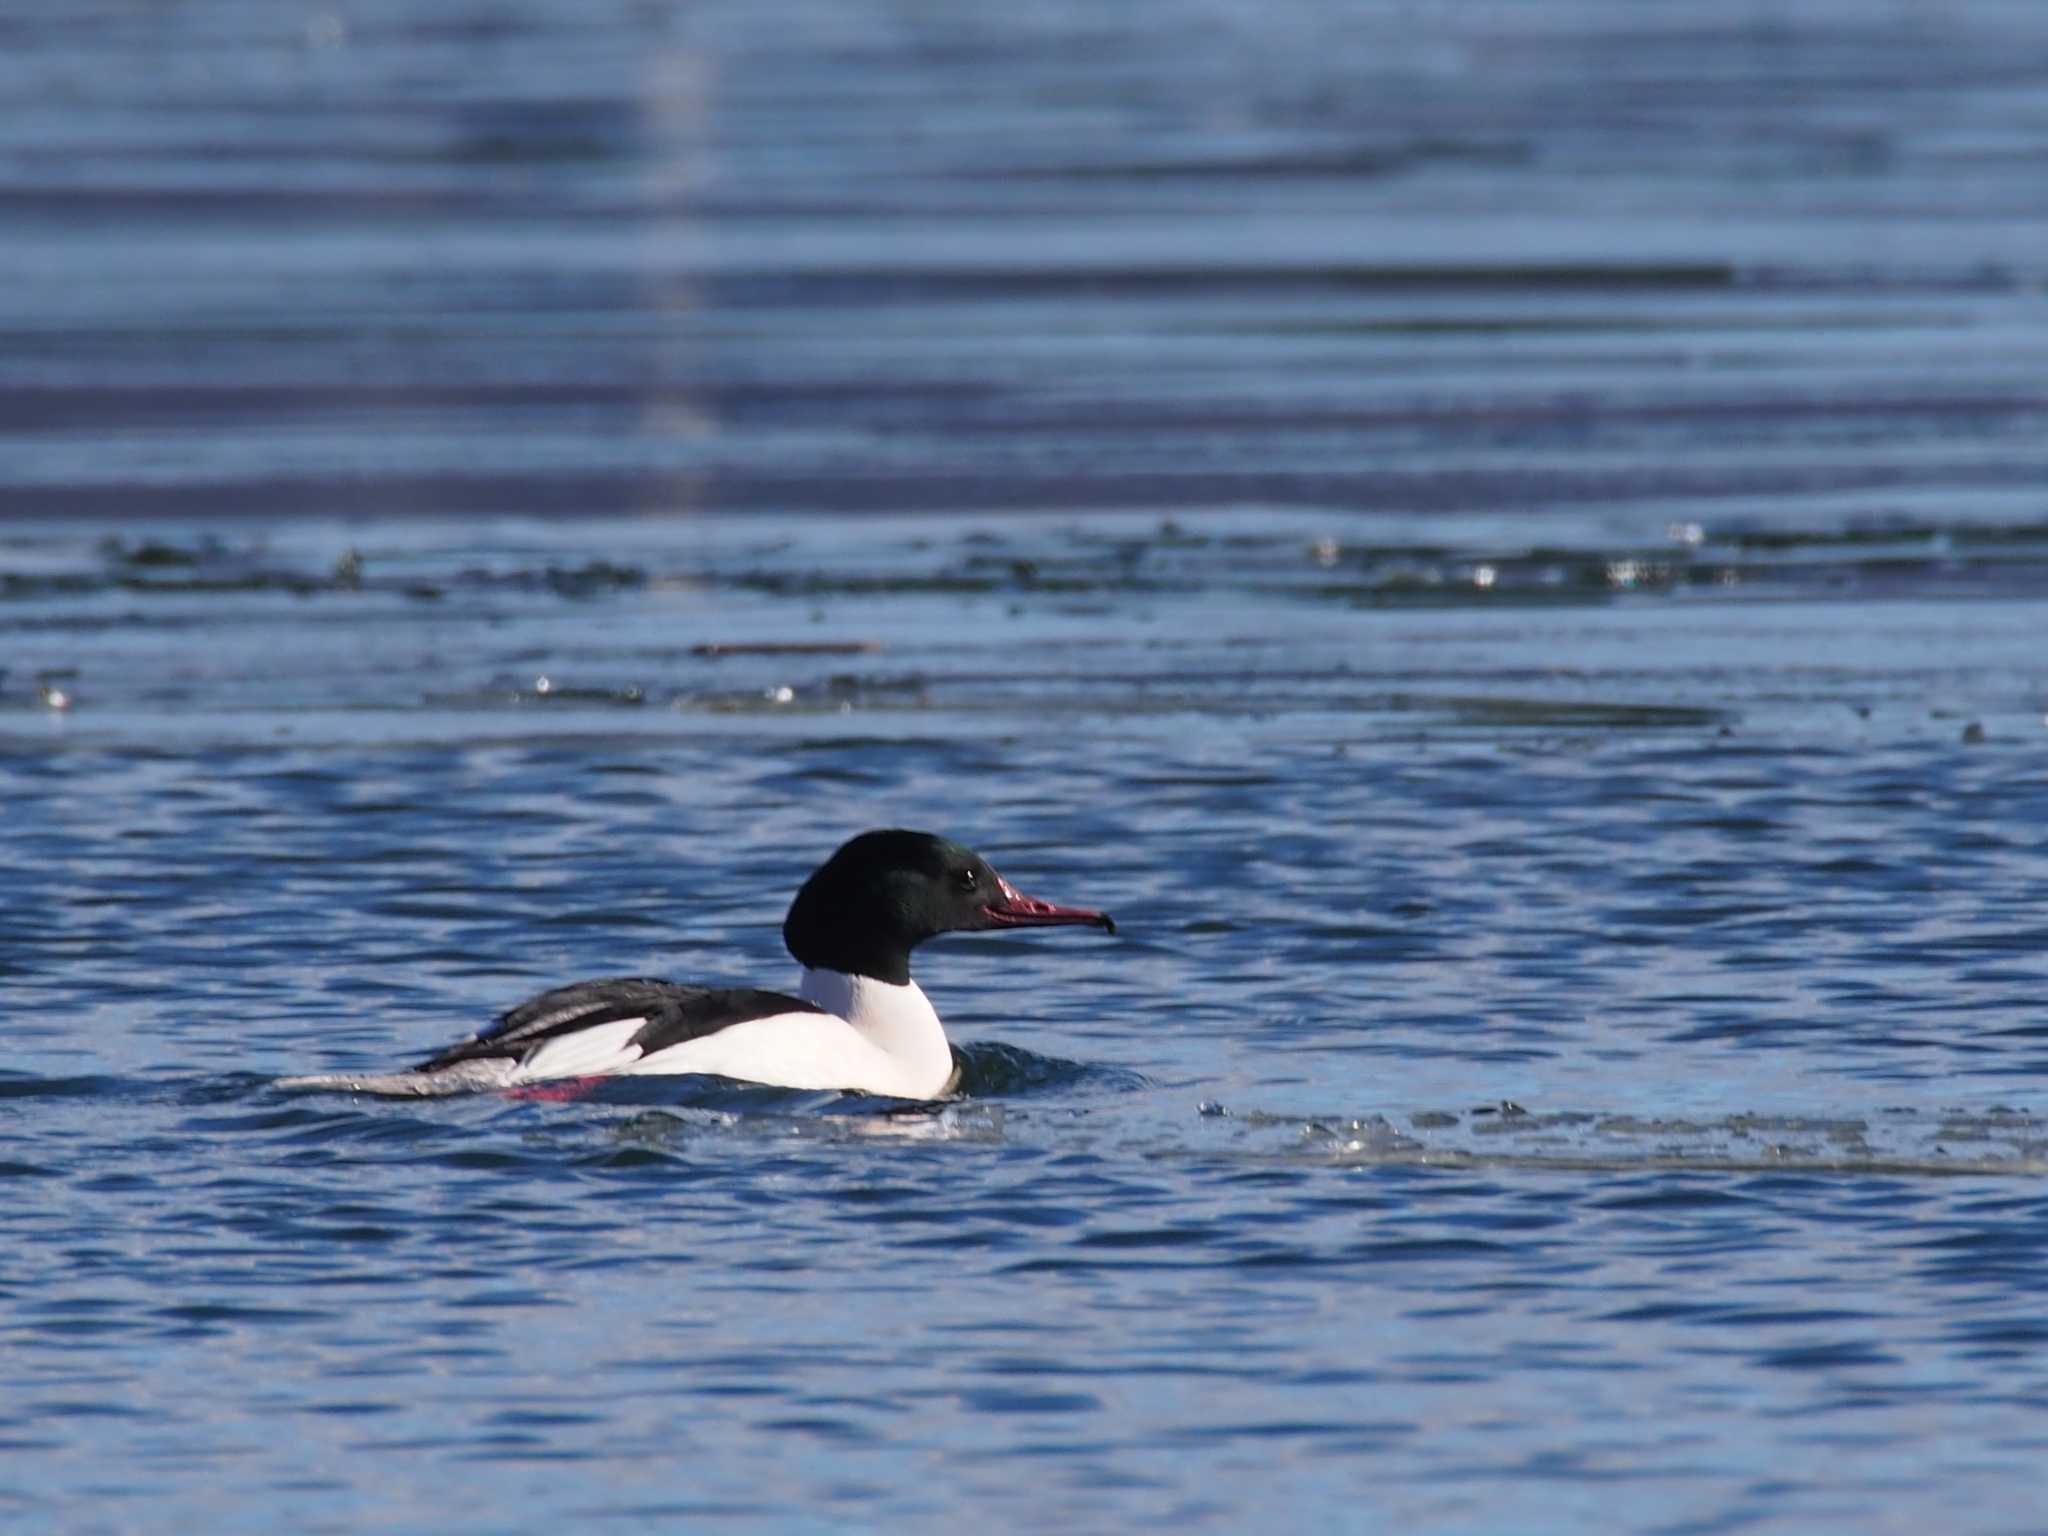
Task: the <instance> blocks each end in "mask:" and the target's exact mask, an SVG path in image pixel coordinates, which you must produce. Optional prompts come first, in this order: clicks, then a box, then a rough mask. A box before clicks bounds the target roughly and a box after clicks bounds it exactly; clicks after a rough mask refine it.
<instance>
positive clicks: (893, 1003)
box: [796, 966, 953, 1083]
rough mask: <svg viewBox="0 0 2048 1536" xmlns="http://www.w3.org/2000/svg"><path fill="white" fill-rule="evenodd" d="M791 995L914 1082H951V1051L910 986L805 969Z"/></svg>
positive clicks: (922, 999)
mask: <svg viewBox="0 0 2048 1536" xmlns="http://www.w3.org/2000/svg"><path fill="white" fill-rule="evenodd" d="M796 992H797V996H798V997H801V998H802V999H803V1000H804V1001H805V1002H807V1003H816V1004H817V1005H818V1006H819V1007H820V1008H823V1009H824V1010H826V1012H828V1013H836V1014H837V1015H839V1017H840V1018H842V1019H844V1020H846V1022H847V1023H849V1024H851V1025H852V1026H853V1027H854V1028H855V1029H856V1030H858V1031H859V1032H860V1034H861V1035H862V1036H863V1037H864V1038H865V1039H867V1040H868V1041H869V1042H870V1043H871V1044H873V1045H876V1046H878V1047H880V1048H881V1050H883V1051H884V1052H885V1053H887V1054H888V1056H889V1057H890V1058H891V1059H892V1060H895V1061H898V1062H901V1063H902V1064H903V1066H904V1067H905V1068H906V1069H907V1070H908V1071H909V1072H911V1073H913V1074H915V1075H916V1076H917V1077H918V1078H919V1079H921V1080H925V1079H928V1080H930V1081H932V1082H934V1083H945V1082H949V1081H950V1080H951V1079H952V1075H953V1047H952V1046H950V1045H948V1044H947V1043H946V1028H945V1026H944V1025H943V1024H941V1023H940V1022H939V1015H938V1013H937V1011H936V1010H934V1009H933V1007H932V1005H931V1002H930V1000H929V999H927V998H926V997H925V995H924V993H923V992H922V991H920V990H919V989H918V985H917V983H916V982H914V981H909V980H905V981H904V982H902V983H901V984H898V983H895V982H888V981H877V980H876V979H875V978H874V977H872V976H857V975H851V974H849V973H848V972H845V971H834V970H829V969H827V968H825V967H823V966H817V967H810V966H807V967H805V969H804V976H803V981H802V982H801V983H799V985H798V986H797V989H796Z"/></svg>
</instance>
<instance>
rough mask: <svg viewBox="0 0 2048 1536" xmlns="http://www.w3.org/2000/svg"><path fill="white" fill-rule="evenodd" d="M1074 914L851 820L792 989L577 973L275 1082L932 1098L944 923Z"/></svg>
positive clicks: (923, 839) (796, 925) (822, 876)
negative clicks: (409, 1045)
mask: <svg viewBox="0 0 2048 1536" xmlns="http://www.w3.org/2000/svg"><path fill="white" fill-rule="evenodd" d="M1069 924H1083V925H1087V926H1090V927H1095V928H1100V929H1102V930H1103V931H1104V932H1105V933H1114V932H1116V924H1115V923H1114V922H1113V921H1111V919H1110V917H1109V915H1108V914H1107V913H1104V912H1093V911H1089V910H1088V909H1086V908H1083V907H1061V906H1055V905H1053V904H1052V903H1051V902H1049V901H1039V900H1037V899H1035V898H1033V897H1030V896H1026V895H1023V894H1022V893H1020V892H1019V891H1018V890H1017V888H1016V887H1015V886H1013V885H1011V884H1010V882H1009V881H1007V880H1005V879H1004V878H1003V877H1002V876H1001V875H999V874H997V873H996V872H995V870H994V869H993V868H991V867H990V865H989V863H988V861H987V860H986V859H984V858H982V857H981V856H980V855H979V854H977V853H974V852H972V851H971V850H969V849H966V848H963V847H961V846H960V845H959V844H958V843H952V842H948V841H946V840H945V839H944V838H941V837H934V836H932V835H931V834H930V833H929V832H907V831H903V830H901V829H895V828H892V829H888V830H883V831H875V832H863V833H861V834H860V836H858V837H856V838H854V839H853V840H852V841H851V842H848V843H847V844H845V845H844V846H843V847H841V848H840V849H839V851H838V852H836V853H834V854H833V855H832V857H831V858H829V859H827V860H826V861H825V862H824V864H823V865H821V866H820V867H819V868H818V870H817V871H816V873H814V874H813V875H812V876H811V877H810V879H808V880H806V881H805V882H804V884H803V888H802V889H801V890H799V891H798V892H797V893H796V900H795V901H794V902H792V903H791V904H790V908H789V917H788V918H787V920H785V921H784V923H783V925H782V941H783V943H784V944H785V945H787V946H788V948H789V952H790V954H792V955H793V956H795V957H796V961H797V963H798V964H799V965H801V966H802V967H803V977H802V979H801V980H800V981H799V982H798V984H797V989H796V995H795V996H794V997H789V996H785V995H784V994H782V993H779V992H763V991H758V990H756V989H754V988H751V987H697V986H686V985H683V984H681V983H679V982H672V981H654V980H649V979H647V978H645V977H620V978H616V979H613V980H608V981H579V982H576V983H574V984H572V985H570V986H566V987H556V988H555V989H554V990H552V991H549V992H543V993H541V994H540V995H539V996H538V997H535V998H531V999H529V1000H528V1001H526V1002H524V1003H521V1004H520V1005H519V1006H518V1007H517V1008H514V1009H512V1010H511V1011H510V1012H509V1013H506V1014H503V1015H501V1016H500V1017H499V1018H498V1020H497V1022H496V1023H494V1024H492V1025H491V1026H490V1027H489V1028H488V1029H486V1030H484V1031H483V1032H482V1033H480V1034H478V1035H476V1036H475V1037H474V1038H472V1039H469V1040H464V1041H462V1042H461V1043H459V1044H457V1045H451V1046H449V1047H448V1048H447V1049H446V1050H444V1051H440V1052H438V1053H436V1054H435V1055H433V1056H430V1057H428V1058H427V1059H426V1060H425V1061H423V1062H421V1063H420V1064H419V1065H418V1066H417V1067H415V1068H413V1069H412V1070H411V1071H410V1072H398V1073H390V1074H385V1075H382V1076H354V1075H350V1074H345V1073H336V1074H323V1075H321V1076H318V1077H301V1078H288V1079H286V1080H284V1082H283V1083H281V1084H280V1086H283V1087H300V1088H312V1087H320V1088H349V1089H353V1090H355V1091H358V1092H366V1093H418V1094H437V1093H453V1092H460V1091H462V1090H465V1089H476V1088H516V1087H520V1086H522V1085H525V1084H529V1083H540V1082H546V1081H549V1080H551V1079H561V1078H584V1077H609V1076H642V1075H649V1074H656V1073H665V1074H680V1073H703V1074H706V1075H710V1076H716V1077H727V1078H735V1079H738V1080H739V1081H741V1082H748V1083H764V1084H768V1085H771V1086H774V1087H780V1088H811V1089H849V1090H852V1091H855V1092H859V1093H874V1094H886V1095H888V1096H890V1097H892V1098H899V1099H935V1098H940V1097H942V1096H943V1095H945V1094H947V1093H949V1092H950V1091H952V1089H953V1087H954V1085H955V1084H956V1083H957V1081H958V1079H959V1069H958V1067H957V1065H956V1064H955V1061H954V1057H953V1048H952V1046H951V1045H949V1044H948V1043H947V1040H946V1031H945V1028H944V1026H943V1025H941V1024H940V1023H939V1016H938V1014H937V1013H936V1012H935V1011H934V1010H933V1008H932V1005H931V1003H930V1002H929V1001H927V1000H926V998H925V995H924V993H923V992H922V991H920V990H919V989H918V985H917V983H916V982H914V981H912V980H911V979H910V952H911V950H913V949H915V948H916V947H917V946H918V945H919V944H922V943H923V942H924V941H925V940H926V939H929V938H932V937H934V936H936V935H938V934H941V933H983V932H988V931H990V930H993V929H1000V928H1050V927H1055V926H1062V925H1069Z"/></svg>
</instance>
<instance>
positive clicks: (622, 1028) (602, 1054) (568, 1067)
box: [513, 1019, 647, 1083]
mask: <svg viewBox="0 0 2048 1536" xmlns="http://www.w3.org/2000/svg"><path fill="white" fill-rule="evenodd" d="M646 1027H647V1021H646V1020H645V1019H614V1020H613V1021H612V1022H611V1023H609V1024H593V1025H591V1026H590V1027H589V1028H588V1029H578V1030H572V1031H571V1032H570V1033H568V1034H566V1035H557V1036H555V1038H554V1039H552V1040H543V1041H542V1042H541V1043H540V1045H539V1046H538V1047H537V1048H536V1049H535V1050H534V1053H533V1054H532V1055H531V1056H529V1057H527V1058H526V1059H525V1060H524V1061H522V1062H520V1064H519V1070H518V1072H517V1073H516V1074H515V1075H514V1078H513V1081H515V1082H521V1083H531V1082H537V1081H539V1080H540V1079H542V1078H548V1077H602V1076H604V1075H605V1074H606V1073H609V1072H623V1071H625V1070H626V1069H627V1068H629V1067H631V1066H632V1065H633V1063H634V1062H636V1061H638V1060H639V1059H640V1054H641V1052H640V1047H639V1046H637V1045H634V1044H633V1043H632V1040H633V1037H634V1036H635V1035H637V1034H639V1033H640V1031H641V1030H643V1029H645V1028H646Z"/></svg>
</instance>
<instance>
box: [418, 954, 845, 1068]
mask: <svg viewBox="0 0 2048 1536" xmlns="http://www.w3.org/2000/svg"><path fill="white" fill-rule="evenodd" d="M824 1011H825V1010H824V1009H822V1008H820V1007H818V1006H817V1004H815V1003H807V1002H804V1001H803V1000H802V999H801V998H795V997H785V996H783V995H782V994H781V993H780V992H763V991H760V990H759V989H757V988H754V987H686V986H682V985H679V984H678V983H676V982H673V981H655V980H652V979H650V978H648V977H645V976H620V977H614V978H612V979H610V980H607V981H579V982H575V983H573V984H572V985H570V986H566V987H556V988H555V989H554V990H553V991H550V992H543V993H541V994H540V996H538V997H534V998H529V999H527V1001H525V1002H523V1003H521V1004H520V1005H519V1006H518V1007H517V1008H514V1009H513V1010H511V1012H509V1013H505V1014H501V1015H500V1016H499V1017H498V1020H497V1022H496V1023H494V1024H493V1025H491V1027H490V1028H489V1029H486V1030H485V1031H484V1032H483V1033H482V1034H480V1035H478V1036H476V1037H475V1038H474V1039H472V1040H465V1041H463V1042H462V1043H461V1044H460V1045H451V1046H449V1047H448V1049H446V1050H445V1051H442V1052H441V1053H440V1054H439V1055H436V1056H431V1057H429V1058H428V1059H427V1060H425V1061H423V1062H421V1063H420V1064H419V1066H418V1067H416V1068H415V1069H414V1070H415V1071H419V1072H435V1071H439V1070H440V1069H441V1068H443V1067H452V1066H454V1065H455V1064H456V1063H457V1062H463V1061H490V1060H506V1061H522V1060H524V1059H525V1057H526V1055H527V1053H528V1052H530V1051H532V1050H533V1049H534V1048H535V1047H536V1046H538V1045H540V1044H542V1043H543V1042H544V1041H548V1040H552V1039H554V1038H556V1037H557V1036H559V1035H568V1034H574V1033H575V1032H576V1031H577V1030H579V1029H589V1028H591V1027H592V1026H593V1025H597V1024H615V1023H617V1022H618V1021H619V1020H621V1019H645V1020H646V1021H647V1023H646V1025H645V1026H644V1027H643V1028H641V1029H640V1030H639V1031H638V1032H637V1033H636V1034H635V1035H634V1036H633V1038H632V1040H631V1042H630V1043H631V1044H633V1045H637V1046H639V1047H640V1054H641V1055H643V1056H651V1055H653V1054H654V1053H655V1052H656V1051H659V1050H665V1049H666V1048H668V1047H669V1046H671V1045H681V1044H682V1043H683V1042H684V1041H685V1040H698V1039H702V1038H703V1037H704V1036H706V1035H713V1034H716V1033H718V1031H719V1030H721V1029H724V1028H725V1027H726V1026H728V1025H731V1024H744V1023H745V1022H746V1021H747V1020H749V1019H762V1018H767V1017H768V1016H770V1015H771V1014H777V1013H823V1012H824Z"/></svg>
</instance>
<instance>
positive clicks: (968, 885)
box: [953, 869, 981, 891]
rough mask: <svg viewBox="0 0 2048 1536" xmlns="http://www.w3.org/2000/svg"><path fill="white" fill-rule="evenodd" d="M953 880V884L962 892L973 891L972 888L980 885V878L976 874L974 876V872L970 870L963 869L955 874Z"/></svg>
mask: <svg viewBox="0 0 2048 1536" xmlns="http://www.w3.org/2000/svg"><path fill="white" fill-rule="evenodd" d="M953 879H954V882H955V883H956V884H957V885H958V886H959V887H960V889H961V890H963V891H971V890H973V889H974V888H975V887H976V886H978V885H980V884H981V876H980V875H978V874H976V873H975V872H974V871H973V870H971V869H963V870H961V871H960V873H959V874H957V875H955V876H954V877H953Z"/></svg>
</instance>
